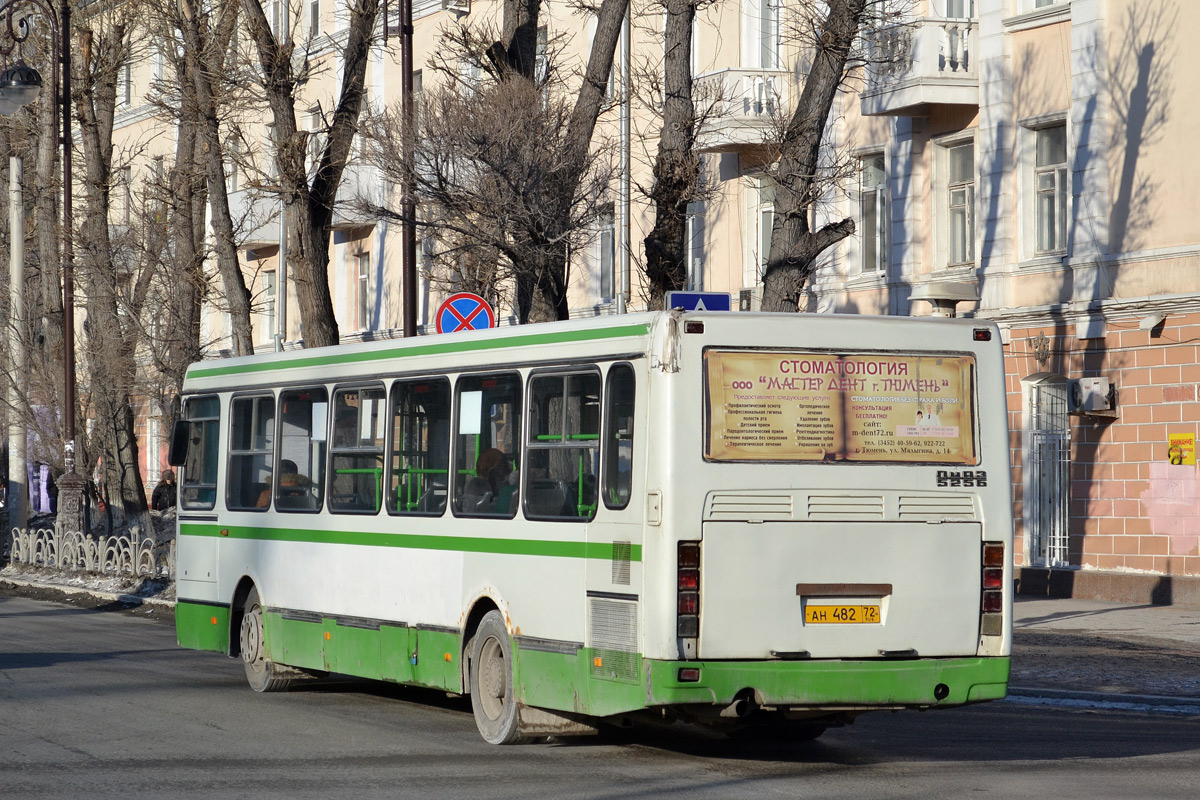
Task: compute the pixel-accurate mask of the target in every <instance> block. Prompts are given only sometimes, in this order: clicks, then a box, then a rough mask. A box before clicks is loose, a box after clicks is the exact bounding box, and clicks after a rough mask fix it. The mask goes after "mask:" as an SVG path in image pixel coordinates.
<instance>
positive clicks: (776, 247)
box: [762, 0, 874, 311]
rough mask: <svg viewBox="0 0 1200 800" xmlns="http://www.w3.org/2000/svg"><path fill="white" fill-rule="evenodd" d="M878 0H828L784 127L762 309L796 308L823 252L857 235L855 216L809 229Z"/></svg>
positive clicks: (794, 309) (764, 277)
mask: <svg viewBox="0 0 1200 800" xmlns="http://www.w3.org/2000/svg"><path fill="white" fill-rule="evenodd" d="M872 2H874V0H829V2H828V14H827V16H825V18H824V21H823V23H822V24H821V26H820V29H819V30H818V31H817V39H816V51H815V54H814V57H813V63H812V67H811V69H810V70H809V73H808V75H807V76H806V78H805V80H804V89H803V91H802V92H801V93H800V99H799V101H798V102H797V104H796V109H795V111H794V113H793V114H792V117H791V119H790V120H789V122H788V124H787V127H786V129H785V131H784V136H783V142H782V147H781V153H780V158H779V163H778V165H777V168H776V174H777V176H778V177H777V179H776V183H777V187H776V191H775V222H774V225H773V226H772V228H771V252H770V255H769V256H768V258H767V264H766V268H765V270H764V272H763V300H762V310H763V311H797V310H799V303H800V297H801V293H802V292H803V290H804V285H805V283H807V281H808V279H809V278H810V277H811V276H812V273H813V270H814V269H815V267H814V264H815V261H816V258H817V256H818V255H820V254H821V253H822V252H823V251H824V250H825V249H826V248H828V247H830V246H832V245H834V244H836V243H837V242H839V241H841V240H842V239H844V238H846V237H847V236H850V235H851V234H853V233H854V220H852V219H843V220H841V221H839V222H834V223H830V224H829V225H826V226H825V227H823V228H822V229H821V230H819V231H816V232H813V231H811V230H809V225H808V211H809V208H810V207H811V205H812V203H813V200H814V199H815V196H814V186H815V184H816V179H817V169H818V166H819V157H820V151H821V139H822V135H823V134H824V131H825V127H826V125H827V124H828V121H829V112H830V108H831V107H832V106H833V100H834V97H835V96H836V94H837V90H838V86H839V85H840V84H841V81H842V77H843V75H844V74H845V70H846V63H847V59H848V56H849V53H850V49H851V47H852V46H853V44H854V40H855V37H856V36H857V35H858V32H859V29H860V28H861V27H862V23H863V20H864V18H865V17H866V15H867V8H868V6H870V5H871V4H872Z"/></svg>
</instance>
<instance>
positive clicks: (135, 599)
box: [0, 575, 175, 609]
mask: <svg viewBox="0 0 1200 800" xmlns="http://www.w3.org/2000/svg"><path fill="white" fill-rule="evenodd" d="M0 583H9V584H12V585H13V586H22V587H26V588H34V589H47V590H49V591H55V592H62V593H63V594H71V595H87V596H89V597H95V598H96V599H98V600H107V601H109V602H112V603H121V604H122V605H127V606H133V607H136V606H142V605H146V606H156V607H158V608H164V609H173V608H175V601H174V600H163V599H162V598H160V597H142V596H140V595H136V594H118V593H116V592H102V591H99V590H97V589H85V588H83V587H81V586H67V585H64V584H61V583H43V582H42V581H27V580H24V579H23V578H10V577H7V576H3V575H0Z"/></svg>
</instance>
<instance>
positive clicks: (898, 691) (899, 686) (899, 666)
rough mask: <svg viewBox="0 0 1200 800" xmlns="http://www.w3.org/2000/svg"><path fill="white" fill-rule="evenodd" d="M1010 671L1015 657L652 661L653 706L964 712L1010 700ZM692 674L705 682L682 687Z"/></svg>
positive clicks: (650, 691) (647, 665)
mask: <svg viewBox="0 0 1200 800" xmlns="http://www.w3.org/2000/svg"><path fill="white" fill-rule="evenodd" d="M1009 664H1010V661H1009V658H1008V657H997V658H941V659H933V658H930V659H913V660H903V661H900V660H883V659H879V660H862V661H651V660H646V661H645V662H644V666H645V669H646V690H647V697H646V701H647V702H646V704H647V705H648V706H668V705H680V704H704V705H727V704H730V703H732V702H734V701H735V700H736V699H738V698H743V697H747V696H752V697H753V699H754V701H755V703H756V704H757V705H759V706H763V707H769V708H784V709H807V710H829V711H843V710H859V709H862V710H867V709H880V708H884V709H886V708H932V707H944V706H956V705H965V704H967V703H977V702H982V701H985V700H998V699H1000V698H1002V697H1004V696H1005V694H1006V693H1007V691H1008V676H1009ZM684 669H687V670H695V669H698V670H699V671H700V672H699V678H698V680H695V681H682V680H680V678H681V670H684ZM748 692H750V693H752V694H751V695H748V694H747V693H748Z"/></svg>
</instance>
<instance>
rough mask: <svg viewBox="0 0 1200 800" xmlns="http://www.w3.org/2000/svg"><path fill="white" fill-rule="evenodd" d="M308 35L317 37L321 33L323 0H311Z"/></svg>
mask: <svg viewBox="0 0 1200 800" xmlns="http://www.w3.org/2000/svg"><path fill="white" fill-rule="evenodd" d="M308 35H309V37H310V38H314V39H315V38H316V37H318V36H320V35H321V0H310V1H309V4H308Z"/></svg>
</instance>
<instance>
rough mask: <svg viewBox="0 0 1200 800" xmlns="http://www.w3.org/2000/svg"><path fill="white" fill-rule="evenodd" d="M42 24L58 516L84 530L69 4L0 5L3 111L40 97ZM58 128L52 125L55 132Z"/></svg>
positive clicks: (70, 527) (35, 0)
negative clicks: (48, 66)
mask: <svg viewBox="0 0 1200 800" xmlns="http://www.w3.org/2000/svg"><path fill="white" fill-rule="evenodd" d="M39 20H41V21H44V22H45V23H46V25H47V27H48V28H49V31H50V45H51V47H50V50H51V56H52V57H53V59H54V61H53V67H52V72H53V75H52V80H51V85H52V86H53V87H54V90H56V91H57V92H58V97H57V98H56V99H57V100H58V105H56V107H55V108H56V111H57V112H58V114H59V116H61V118H62V171H63V190H62V191H63V210H62V219H63V233H62V236H63V248H62V281H63V429H64V432H65V434H64V436H65V446H64V451H65V452H64V457H63V472H64V473H65V474H64V475H63V476H62V477H61V478H60V479H59V481H58V502H59V512H60V518H62V519H63V521H64V528H65V529H66V531H67V532H71V531H75V530H82V527H83V514H82V508H83V506H82V501H83V487H84V485H85V481H84V480H83V479H82V478H80V477H79V475H78V474H76V472H75V274H74V262H75V254H74V250H73V246H74V245H73V242H72V237H71V230H72V220H71V48H70V47H68V46H67V45H66V43H65V41H64V40H65V39H66V38H67V36H68V35H69V33H70V30H71V3H70V0H62V3H61V5H60V6H59V10H58V15H57V16H55V14H54V11H53V9H52V8H51V7H50V6H48V5H46V4H45V3H43V2H42V0H7V2H5V3H4V4H3V6H0V56H4V57H6V58H7V57H8V56H10V55H12V53H13V52H14V51H16V52H17V63H16V64H14V65H13V66H11V67H9V68H7V69H5V70H4V71H3V72H0V113H3V114H13V113H15V112H16V111H17V110H18V109H20V108H22V107H24V106H26V105H28V104H29V103H31V102H33V101H34V100H35V99H37V96H38V94H39V93H40V91H41V88H42V76H41V75H40V74H39V73H38V71H37V70H36V69H34V68H33V67H30V66H27V65H26V64H25V63H24V62H23V61H21V52H20V51H21V48H22V46H23V45H24V43H25V42H26V40H28V39H29V36H30V34H31V33H32V30H33V29H32V26H31V24H33V23H36V22H37V21H39ZM55 127H57V126H52V130H53V129H54V128H55Z"/></svg>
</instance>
